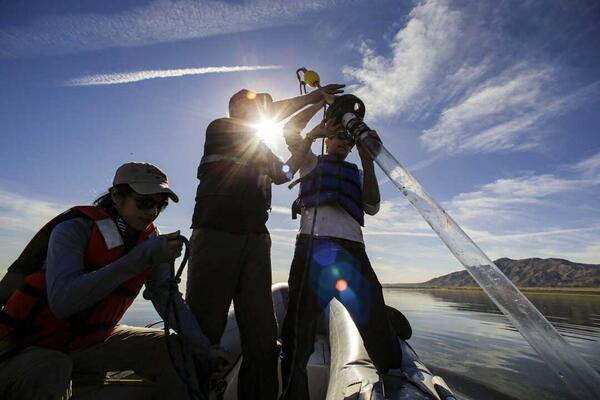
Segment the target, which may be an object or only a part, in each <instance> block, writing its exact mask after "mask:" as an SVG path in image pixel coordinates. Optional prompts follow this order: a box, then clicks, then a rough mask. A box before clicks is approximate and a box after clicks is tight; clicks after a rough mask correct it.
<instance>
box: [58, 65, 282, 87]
mask: <svg viewBox="0 0 600 400" xmlns="http://www.w3.org/2000/svg"><path fill="white" fill-rule="evenodd" d="M280 68H282V66H281V65H235V66H230V67H226V66H222V67H201V68H179V69H157V70H148V71H134V72H117V73H112V74H97V75H86V76H82V77H79V78H73V79H69V80H67V81H65V82H64V84H65V85H66V86H95V85H118V84H123V83H133V82H139V81H144V80H146V79H156V78H174V77H179V76H189V75H203V74H218V73H228V72H243V71H261V70H269V69H280Z"/></svg>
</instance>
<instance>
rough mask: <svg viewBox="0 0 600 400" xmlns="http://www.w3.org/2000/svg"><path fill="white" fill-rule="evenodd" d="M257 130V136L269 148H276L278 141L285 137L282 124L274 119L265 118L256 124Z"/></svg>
mask: <svg viewBox="0 0 600 400" xmlns="http://www.w3.org/2000/svg"><path fill="white" fill-rule="evenodd" d="M255 128H256V136H258V138H259V139H260V140H262V141H263V143H264V144H266V145H267V146H269V147H274V146H275V144H276V143H277V139H279V138H281V137H283V127H282V124H280V123H277V122H275V121H274V120H272V119H266V118H263V119H262V120H261V122H260V123H258V124H256V127H255Z"/></svg>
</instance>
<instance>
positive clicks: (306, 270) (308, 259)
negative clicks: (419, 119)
mask: <svg viewBox="0 0 600 400" xmlns="http://www.w3.org/2000/svg"><path fill="white" fill-rule="evenodd" d="M298 79H300V76H299V75H298ZM300 94H302V84H301V85H300ZM304 94H306V86H304ZM323 109H324V111H326V109H325V106H324V107H323ZM324 150H325V139H323V141H322V143H321V156H323V154H324V152H325V151H324ZM320 162H321V160H320V159H318V158H317V165H316V166H315V168H319V163H320ZM317 171H318V173H317V202H316V204H315V206H314V209H315V212H314V214H313V220H312V222H311V226H310V236H309V238H308V247H307V249H306V260H305V262H304V271H303V274H302V278H301V280H300V287H299V291H298V301H297V302H296V307H295V308H294V332H295V334H294V342H293V346H292V355H291V357H292V359H291V363H290V366H291V367H290V373H289V374H288V377H287V379H286V381H285V383H284V386H283V389H282V394H281V397H282V398H283V399H284V398H285V395H286V394H287V392H288V390H289V388H290V384H291V381H292V375H293V372H294V369H295V364H296V358H297V357H296V354H297V353H298V351H297V346H298V334H297V332H298V325H299V323H300V321H299V311H300V304H301V303H302V299H303V297H304V296H303V294H304V287H305V285H306V280H307V278H308V274H309V270H310V264H311V261H312V251H313V237H314V233H315V223H316V221H317V214H318V211H319V202H320V195H321V176H322V174H321V171H320V170H319V169H317ZM300 218H302V217H300Z"/></svg>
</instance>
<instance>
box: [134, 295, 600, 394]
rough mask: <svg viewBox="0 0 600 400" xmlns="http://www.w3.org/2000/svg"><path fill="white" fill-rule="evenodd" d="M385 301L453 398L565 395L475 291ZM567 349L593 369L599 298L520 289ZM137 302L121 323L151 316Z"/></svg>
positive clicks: (599, 342)
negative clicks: (406, 321)
mask: <svg viewBox="0 0 600 400" xmlns="http://www.w3.org/2000/svg"><path fill="white" fill-rule="evenodd" d="M385 297H386V301H387V303H388V304H390V305H392V306H394V307H396V308H398V309H399V310H401V311H402V312H403V313H404V314H405V315H406V316H407V318H408V319H409V321H410V322H411V324H412V327H413V337H412V338H411V339H410V340H409V343H410V344H411V345H412V346H413V347H414V348H415V350H416V351H417V353H418V354H419V355H420V357H421V359H422V361H423V362H424V363H425V364H427V365H428V366H429V367H430V369H432V370H433V371H434V372H435V373H437V374H439V375H441V376H443V377H444V378H445V379H446V381H447V382H448V384H449V385H450V386H451V387H452V389H453V390H454V391H455V394H456V395H457V396H459V399H472V400H475V399H490V400H507V399H523V400H525V399H544V400H553V399H569V398H570V397H569V394H568V392H567V391H566V389H565V388H564V387H563V385H561V383H560V381H558V379H557V378H555V377H554V374H553V372H552V371H551V370H550V369H549V368H548V367H546V365H545V364H544V363H543V362H542V361H541V360H540V358H539V357H538V356H537V354H536V353H535V352H534V351H533V349H531V347H530V346H529V345H528V344H527V342H525V340H524V339H523V338H522V337H521V335H520V334H519V333H518V332H517V331H516V330H515V329H514V328H513V327H512V326H511V325H510V324H509V322H508V320H507V319H506V318H505V317H504V316H503V315H502V314H501V313H500V312H499V311H498V309H497V308H496V307H495V306H494V305H493V303H492V302H491V301H490V300H488V299H487V297H486V296H485V295H484V294H483V293H482V292H475V291H460V290H456V291H454V290H452V291H450V290H448V291H446V290H444V291H434V290H418V291H417V290H402V289H387V290H386V291H385ZM527 297H528V298H529V299H530V300H531V301H532V302H533V303H534V304H535V306H536V307H538V309H539V310H540V311H541V312H542V313H543V314H544V315H545V316H546V317H547V318H548V319H549V320H550V322H552V324H553V325H554V326H555V327H556V328H557V329H558V330H559V332H560V333H561V334H562V335H563V336H564V337H565V338H566V339H567V341H568V342H569V343H570V344H571V345H573V347H574V348H575V349H576V350H577V351H578V352H579V353H580V354H581V355H582V356H583V357H584V358H585V359H586V360H587V361H588V362H589V363H590V364H591V365H592V367H593V368H595V369H596V370H598V371H600V296H589V295H574V294H527ZM158 319H159V317H158V316H157V314H156V313H155V312H154V310H153V308H152V305H151V304H150V302H147V301H143V300H141V299H140V300H138V301H136V303H135V304H134V306H133V307H132V308H131V309H130V310H129V312H128V313H127V314H126V316H125V318H124V321H123V322H124V323H126V324H131V325H138V326H139V325H145V324H147V323H149V322H152V321H156V320H158Z"/></svg>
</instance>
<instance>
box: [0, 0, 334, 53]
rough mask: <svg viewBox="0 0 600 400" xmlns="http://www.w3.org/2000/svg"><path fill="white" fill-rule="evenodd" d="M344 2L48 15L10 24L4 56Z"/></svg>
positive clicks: (175, 5) (183, 34)
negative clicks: (25, 23)
mask: <svg viewBox="0 0 600 400" xmlns="http://www.w3.org/2000/svg"><path fill="white" fill-rule="evenodd" d="M340 3H343V1H334V0H313V1H310V2H301V1H293V0H283V1H275V0H254V1H244V2H240V3H238V4H235V3H233V4H232V3H227V2H224V1H212V0H177V1H168V0H154V1H151V2H150V3H148V4H146V5H143V6H140V7H136V8H132V9H128V10H126V11H122V12H120V13H117V14H111V15H106V14H91V13H88V14H78V15H67V16H45V17H42V18H37V19H34V20H32V21H31V22H30V23H28V24H27V25H22V26H15V27H10V28H5V29H3V31H2V33H3V34H2V35H1V36H0V56H4V57H22V56H32V55H33V56H35V55H51V54H66V53H73V52H78V51H86V50H96V49H104V48H111V47H131V46H144V45H150V44H155V43H163V42H170V41H176V40H183V39H195V38H203V37H207V36H212V35H218V34H228V33H236V32H247V31H252V30H256V29H262V28H267V27H275V26H282V25H287V24H290V23H298V18H300V17H301V16H303V15H306V14H308V13H311V12H319V11H322V10H324V9H326V8H328V7H331V6H334V5H337V4H340Z"/></svg>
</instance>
